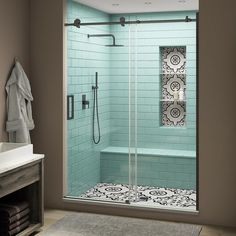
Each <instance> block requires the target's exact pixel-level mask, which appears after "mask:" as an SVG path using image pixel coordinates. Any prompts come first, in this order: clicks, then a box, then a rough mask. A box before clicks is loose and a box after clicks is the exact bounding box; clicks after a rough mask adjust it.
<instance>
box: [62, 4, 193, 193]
mask: <svg viewBox="0 0 236 236" xmlns="http://www.w3.org/2000/svg"><path fill="white" fill-rule="evenodd" d="M187 15H188V16H190V17H193V18H194V17H195V13H188V14H187ZM122 16H123V15H122ZM185 16H186V13H181V12H178V13H160V14H138V15H136V16H134V15H131V16H125V17H126V19H127V20H129V19H130V20H132V19H136V18H137V19H141V20H149V19H173V18H184V17H185ZM119 17H120V16H119V15H113V16H112V15H108V14H106V13H103V12H101V11H97V10H95V9H92V8H89V7H86V6H84V5H81V4H78V3H76V2H74V1H72V0H69V1H68V17H67V20H68V22H73V21H74V19H75V18H80V19H81V20H82V22H94V21H110V20H117V19H119ZM130 28H131V31H130V33H129V26H127V25H126V26H125V27H121V26H119V25H118V26H111V27H109V26H90V27H85V26H82V27H81V28H80V29H77V28H75V27H68V28H67V29H68V31H67V32H68V35H67V37H68V41H67V43H68V57H67V58H68V61H67V63H68V95H74V97H75V117H74V119H73V120H69V121H68V123H67V124H68V191H67V192H68V195H73V196H78V195H80V194H81V193H83V192H84V191H86V190H88V189H89V188H91V187H93V186H94V185H95V184H96V183H98V182H101V181H102V179H103V178H106V177H108V178H109V173H106V171H105V170H106V168H104V166H100V151H101V150H103V149H104V148H106V147H107V146H117V147H127V146H128V124H129V123H128V109H129V106H128V103H129V100H128V88H129V83H128V80H129V78H128V75H129V65H130V66H131V73H132V74H133V75H134V74H135V69H134V64H135V57H136V59H137V66H138V70H137V74H138V83H137V88H138V92H137V96H138V123H137V124H138V146H139V147H143V148H158V149H162V148H163V149H180V150H181V149H182V150H195V133H196V125H195V121H196V103H195V96H196V95H195V93H196V92H195V91H196V72H195V71H196V35H195V34H196V26H195V23H175V24H150V25H149V24H147V25H138V27H137V32H136V33H135V26H134V25H133V26H130ZM107 33H113V34H114V35H115V37H116V43H117V44H122V45H124V46H123V47H105V45H107V44H111V39H110V38H88V37H87V34H107ZM129 36H131V37H130V45H131V47H130V49H129V47H128V45H129ZM136 36H137V40H135V38H136ZM135 44H136V46H137V47H135ZM161 46H186V51H187V79H186V97H187V103H186V112H187V114H186V127H177V128H176V127H170V128H167V127H161V125H160V123H161V122H160V119H161V114H160V111H161V109H160V99H161V84H160V83H161V77H160V71H161V69H160V52H159V48H160V47H161ZM135 48H137V55H136V54H135ZM129 51H130V52H131V55H130V57H129ZM129 59H131V63H130V64H129ZM95 72H98V76H99V77H98V81H99V84H98V86H99V90H98V101H99V116H100V124H101V137H102V138H101V143H100V144H99V145H95V144H93V142H92V105H93V94H92V85H93V84H94V82H95ZM131 87H133V88H134V84H132V85H131ZM131 93H132V94H134V91H133V90H132V91H131ZM83 94H86V96H87V99H88V100H89V102H90V108H89V109H86V110H82V105H81V98H82V95H83ZM131 103H132V105H131V109H132V111H133V108H134V106H133V103H134V99H132V100H131ZM133 125H134V123H132V131H133ZM110 158H113V155H112V154H111V155H110ZM147 159H148V158H146V161H148V160H147ZM176 161H177V160H176ZM102 165H103V164H102ZM183 166H184V163H183ZM114 168H116V167H115V166H114ZM109 169H112V166H110V167H109ZM193 169H194V166H193ZM146 171H148V170H146ZM162 171H164V172H165V174H166V173H167V171H166V170H165V169H163V170H162ZM192 175H194V172H193V173H192ZM104 176H105V177H104ZM183 176H184V175H183ZM101 177H102V178H101ZM150 178H151V177H150ZM181 178H183V177H182V175H181ZM151 179H152V180H154V178H151ZM162 179H163V178H162ZM167 180H168V178H167V179H163V181H167ZM193 181H194V180H193ZM139 182H140V183H142V180H141V179H139ZM189 187H190V186H189Z"/></svg>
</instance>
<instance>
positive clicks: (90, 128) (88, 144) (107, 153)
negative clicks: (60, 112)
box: [66, 1, 129, 202]
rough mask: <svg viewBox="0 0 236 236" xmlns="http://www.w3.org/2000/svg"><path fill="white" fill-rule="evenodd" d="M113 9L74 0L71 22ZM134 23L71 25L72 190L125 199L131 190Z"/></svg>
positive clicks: (100, 18)
mask: <svg viewBox="0 0 236 236" xmlns="http://www.w3.org/2000/svg"><path fill="white" fill-rule="evenodd" d="M78 17H79V18H80V19H81V21H82V22H109V21H111V20H112V19H111V17H110V15H109V14H106V13H104V12H101V11H99V10H96V9H93V8H90V7H88V6H85V5H82V4H80V3H78V2H75V1H68V18H67V21H68V22H73V21H74V19H76V18H78ZM128 29H129V28H128V27H121V26H119V25H117V26H112V27H111V26H109V25H104V26H81V27H80V28H76V27H68V28H67V33H68V34H67V44H68V49H67V52H68V53H67V54H68V58H67V64H68V81H67V95H68V100H67V101H68V102H67V103H68V104H67V109H68V122H67V147H68V153H67V193H66V194H67V196H69V197H73V198H79V199H86V200H88V199H89V200H95V201H97V200H99V201H114V202H124V201H125V200H126V199H127V198H128V194H129V155H128V146H129V133H128V130H129V31H128Z"/></svg>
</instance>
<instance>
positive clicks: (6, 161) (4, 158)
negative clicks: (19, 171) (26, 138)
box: [0, 143, 33, 172]
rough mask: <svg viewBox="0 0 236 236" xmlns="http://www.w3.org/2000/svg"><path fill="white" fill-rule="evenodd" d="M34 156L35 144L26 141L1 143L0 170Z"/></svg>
mask: <svg viewBox="0 0 236 236" xmlns="http://www.w3.org/2000/svg"><path fill="white" fill-rule="evenodd" d="M32 157H33V145H32V144H25V143H0V172H2V170H3V169H9V168H11V167H12V168H13V167H15V166H18V165H20V164H21V163H24V162H27V161H29V160H30V159H32Z"/></svg>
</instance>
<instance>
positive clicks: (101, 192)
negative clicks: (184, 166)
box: [79, 183, 196, 210]
mask: <svg viewBox="0 0 236 236" xmlns="http://www.w3.org/2000/svg"><path fill="white" fill-rule="evenodd" d="M137 191H138V199H135V191H134V190H131V191H130V192H129V186H128V185H124V184H112V183H99V184H97V185H96V186H94V187H93V188H91V189H89V190H88V191H87V192H85V193H84V194H82V195H80V196H79V198H86V199H90V200H100V201H115V202H122V203H125V202H126V203H127V202H129V203H131V204H133V205H146V206H149V207H167V208H178V209H188V210H196V191H194V190H183V189H173V188H159V187H150V186H137Z"/></svg>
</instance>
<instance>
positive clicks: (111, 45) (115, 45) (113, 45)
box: [105, 44, 124, 47]
mask: <svg viewBox="0 0 236 236" xmlns="http://www.w3.org/2000/svg"><path fill="white" fill-rule="evenodd" d="M105 46H106V47H124V45H119V44H110V45H105Z"/></svg>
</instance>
